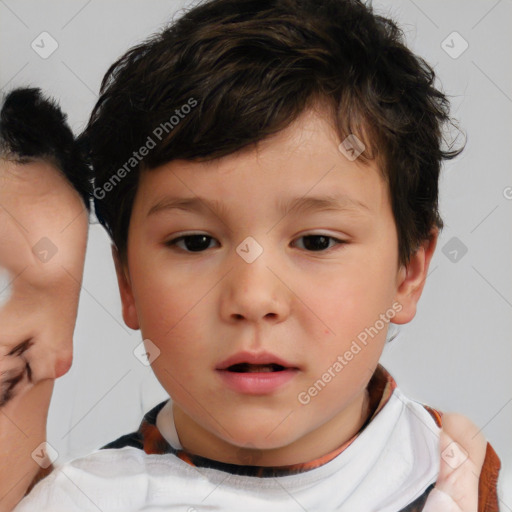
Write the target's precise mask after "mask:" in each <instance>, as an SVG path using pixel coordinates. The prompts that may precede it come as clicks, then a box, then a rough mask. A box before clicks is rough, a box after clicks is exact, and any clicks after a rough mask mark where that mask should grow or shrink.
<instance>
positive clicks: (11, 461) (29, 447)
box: [0, 380, 53, 512]
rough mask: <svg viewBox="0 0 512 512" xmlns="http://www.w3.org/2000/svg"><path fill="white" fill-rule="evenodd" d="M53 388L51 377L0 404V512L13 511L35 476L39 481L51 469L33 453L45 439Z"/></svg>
mask: <svg viewBox="0 0 512 512" xmlns="http://www.w3.org/2000/svg"><path fill="white" fill-rule="evenodd" d="M52 390H53V381H52V380H45V381H42V382H40V383H39V384H36V385H35V386H34V387H32V388H31V389H29V390H28V391H27V392H26V393H23V394H21V393H20V395H18V396H17V397H14V398H13V399H11V400H10V401H9V402H8V403H7V404H6V405H4V407H1V408H0V452H1V463H0V512H11V511H12V510H13V509H14V508H15V506H16V505H17V504H18V503H19V502H20V501H21V500H22V499H23V497H24V496H25V494H26V493H27V492H29V491H30V490H31V487H32V485H31V484H32V482H34V480H35V479H36V477H39V478H37V481H39V479H40V478H41V477H42V476H46V474H49V472H50V471H51V469H52V466H49V467H48V468H47V469H43V468H42V467H41V466H40V465H39V464H38V463H37V462H36V460H37V457H36V460H35V459H34V458H33V457H32V453H33V451H34V450H35V449H36V448H37V447H38V446H39V445H40V444H41V443H43V442H45V441H46V420H47V416H48V408H49V406H50V400H51V395H52ZM39 453H40V452H39ZM34 483H35V482H34Z"/></svg>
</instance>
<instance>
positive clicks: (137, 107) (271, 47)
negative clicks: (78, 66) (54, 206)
mask: <svg viewBox="0 0 512 512" xmlns="http://www.w3.org/2000/svg"><path fill="white" fill-rule="evenodd" d="M434 81H435V74H434V71H433V69H432V68H431V67H430V66H429V65H428V64H427V63H426V62H425V61H424V60H423V59H422V58H420V57H418V56H416V55H414V54H413V53H412V52H411V51H410V50H409V49H408V48H407V47H406V45H405V43H404V38H403V34H402V32H401V31H400V29H399V28H398V27H397V25H396V24H395V23H394V22H393V21H392V20H390V19H387V18H385V17H382V16H380V15H377V14H375V13H374V12H373V10H372V7H371V6H368V5H365V4H363V3H362V2H360V1H356V0H209V1H206V2H203V3H201V4H199V5H197V6H195V7H193V8H191V9H190V10H188V11H186V12H185V13H184V14H183V15H182V16H181V17H180V18H179V19H178V20H177V21H175V22H174V23H172V24H170V25H168V26H167V27H165V28H164V29H163V30H161V31H160V32H159V33H157V34H154V35H153V36H151V37H150V38H149V39H148V40H146V41H145V42H143V43H142V44H139V45H137V46H135V47H133V48H132V49H130V50H129V51H128V52H127V53H126V54H125V55H123V56H122V57H121V58H119V59H118V60H117V61H116V62H115V63H114V64H112V66H111V67H110V68H109V70H108V71H107V73H106V75H105V77H104V78H103V81H102V84H101V90H100V97H99V99H98V102H97V103H96V105H95V107H94V110H93V112H92V114H91V118H90V120H89V124H88V126H87V127H86V130H85V131H84V133H83V134H82V137H81V138H82V139H83V141H84V143H85V144H86V146H87V147H88V154H89V159H90V164H91V165H92V168H93V171H94V176H95V192H94V204H95V211H96V215H97V217H98V220H99V221H100V222H101V223H102V224H103V226H104V227H105V228H106V229H107V231H108V232H109V234H110V236H111V238H112V240H113V242H114V243H115V245H116V247H117V249H118V251H119V253H120V256H121V259H122V261H126V259H125V257H126V249H127V234H128V226H129V222H130V215H131V209H132V205H133V200H134V197H135V193H136V190H137V183H138V175H139V172H140V170H141V169H148V170H150V169H152V168H155V167H157V166H159V165H162V164H164V163H166V162H169V161H171V160H174V159H178V158H179V159H189V160H195V161H204V160H211V159H214V158H218V157H221V156H225V155H227V154H231V153H233V152H235V151H237V150H240V149H242V148H244V147H246V146H248V145H250V144H254V143H256V142H258V141H261V140H263V139H265V138H266V137H268V136H270V135H272V134H275V133H276V132H279V131H281V130H283V129H284V128H286V127H287V126H288V125H289V124H290V123H292V122H293V121H294V120H295V119H296V118H297V117H298V116H299V115H300V114H301V113H302V112H303V111H304V110H306V109H307V108H309V106H311V105H312V103H313V102H314V101H315V100H317V99H320V100H323V102H326V104H327V105H329V106H330V107H331V108H330V111H331V112H332V118H333V121H334V125H335V126H336V128H337V131H338V135H339V137H340V140H344V138H345V137H347V136H348V135H350V134H355V135H356V136H357V137H358V138H359V139H360V140H362V141H363V142H364V144H365V146H366V149H365V151H364V153H363V155H362V157H363V161H364V159H365V158H366V159H373V158H377V159H378V162H379V164H380V165H379V167H380V169H381V172H382V174H383V176H384V177H385V179H386V181H387V183H388V186H389V191H390V195H391V203H392V210H393V215H394V218H395V222H396V226H397V232H398V240H399V248H398V250H399V260H400V261H399V262H400V263H402V264H405V263H407V262H408V261H409V259H410V256H411V254H413V253H414V251H415V250H416V249H417V247H418V246H419V244H420V243H421V242H422V241H423V240H425V239H428V238H429V237H430V232H431V230H432V228H434V227H438V228H442V226H443V223H442V220H441V218H440V215H439V211H438V178H439V171H440V168H441V161H442V160H443V159H448V158H453V157H454V156H456V155H457V154H459V153H460V151H462V149H459V150H453V149H452V148H453V144H452V145H448V147H447V148H446V147H443V146H445V142H446V141H445V137H444V130H443V128H444V125H445V123H448V124H452V125H453V122H452V120H451V119H450V117H449V102H448V100H447V97H446V96H445V95H444V94H443V93H442V92H441V91H440V90H438V89H437V88H436V87H435V86H434ZM192 101H193V102H195V108H193V109H190V108H188V109H185V105H189V106H190V105H191V104H192ZM185 112H188V113H187V114H186V115H185ZM181 114H183V115H181ZM173 116H174V117H175V118H176V119H175V121H176V120H178V117H179V120H178V121H177V122H171V118H172V117H173ZM159 126H160V127H163V128H162V129H161V130H160V131H161V135H162V136H161V138H160V139H159V140H158V141H157V140H156V139H157V138H158V137H155V136H153V137H152V138H153V139H155V140H153V142H154V143H155V147H153V148H152V149H151V150H150V151H148V152H147V154H146V155H145V156H144V158H140V160H139V159H137V160H135V159H134V151H137V150H138V148H141V147H143V146H144V145H145V144H146V143H147V142H148V141H149V139H148V137H151V135H152V134H154V133H155V129H156V128H155V127H159ZM164 132H165V133H164ZM158 133H160V132H158ZM138 156H139V155H138ZM127 162H131V164H133V165H127ZM122 169H124V171H122ZM116 173H117V178H116V176H115V175H116ZM121 177H122V179H121Z"/></svg>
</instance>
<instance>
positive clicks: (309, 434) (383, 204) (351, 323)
mask: <svg viewBox="0 0 512 512" xmlns="http://www.w3.org/2000/svg"><path fill="white" fill-rule="evenodd" d="M226 129H229V127H226ZM339 142H340V141H339V140H337V138H336V136H335V133H334V131H333V129H332V128H331V126H330V125H329V124H328V123H327V122H326V120H325V115H324V117H322V116H320V115H319V114H315V113H313V111H308V112H306V114H304V115H303V116H301V118H300V119H299V121H298V122H296V123H295V124H293V125H292V126H290V127H289V128H288V129H287V130H285V131H282V132H280V133H279V134H278V135H277V136H275V137H274V138H272V139H270V140H267V141H265V142H263V143H260V144H259V146H258V149H257V151H256V150H253V149H250V150H247V151H244V152H241V153H239V154H237V155H229V156H227V157H224V158H222V159H219V160H216V161H213V162H210V163H197V162H194V163H193V162H188V161H172V162H170V163H168V164H166V165H163V166H161V167H160V168H158V169H155V170H151V171H149V172H146V173H143V174H142V175H141V177H140V182H139V188H138V191H137V194H136V198H135V201H134V205H133V211H132V216H131V221H130V228H129V237H128V269H129V278H128V280H126V279H125V278H124V277H123V276H122V275H121V273H120V272H119V269H120V267H119V264H118V263H117V265H116V266H117V269H118V277H119V280H120V281H119V282H120V288H121V294H122V301H123V315H124V319H125V321H126V323H127V324H128V325H129V326H130V327H131V328H133V329H137V328H140V329H141V331H142V336H143V338H144V339H149V340H151V343H152V344H154V345H156V347H158V350H159V351H160V354H159V356H158V357H157V358H156V359H155V360H154V361H153V363H152V367H153V370H154V372H155V374H156V376H157V378H158V379H159V381H160V382H161V384H162V385H163V386H164V388H165V389H166V390H167V391H168V393H169V394H170V396H171V397H172V398H173V400H174V403H175V409H174V412H175V419H176V425H177V429H178V434H179V436H180V439H181V442H182V444H183V445H184V447H185V448H188V449H189V450H190V451H193V452H196V453H199V454H201V455H203V456H209V457H211V458H215V459H217V460H223V461H226V462H235V463H236V462H237V461H238V460H242V461H243V460H244V457H243V454H244V448H243V447H248V446H249V447H254V448H259V449H265V451H264V452H258V457H259V459H258V463H259V464H261V465H282V464H292V463H295V462H301V461H304V460H308V459H311V458H314V457H316V456H319V455H321V454H323V453H326V452H327V451H329V450H332V449H335V448H336V447H337V446H339V445H340V444H341V443H342V442H343V441H344V440H345V439H348V438H349V437H351V436H352V435H353V434H354V433H355V432H357V430H358V429H359V428H360V427H361V424H362V422H364V420H365V419H366V410H367V409H366V406H367V402H366V393H365V388H366V386H367V384H368V381H369V379H370V377H371V376H372V374H373V371H374V369H375V367H376V365H377V363H378V361H379V357H380V355H381V351H382V349H383V346H384V343H385V339H386V332H387V326H388V322H389V320H390V319H392V321H393V322H394V323H405V322H408V321H409V320H411V319H412V317H413V316H414V314H415V305H416V302H417V300H418V298H419V295H420V293H421V289H422V286H423V282H424V278H425V275H426V271H427V268H428V263H429V260H430V257H431V255H432V252H433V250H434V247H435V238H434V242H433V243H431V244H430V245H428V244H426V246H425V247H426V250H424V249H425V248H422V249H421V250H419V251H418V253H417V254H416V255H415V256H414V257H413V258H412V260H411V264H410V265H409V266H408V267H407V268H399V265H398V239H397V230H396V226H395V222H394V218H393V214H392V211H391V204H390V198H389V193H388V190H387V186H386V184H385V182H384V181H383V179H382V178H381V176H380V174H379V172H378V169H377V168H376V166H375V164H373V163H372V165H370V166H368V167H366V166H363V165H362V164H360V163H359V162H358V160H357V159H356V160H355V161H349V160H348V159H347V158H346V157H345V156H344V154H342V153H341V152H340V151H339V149H338V145H339ZM327 195H329V196H331V197H332V196H339V197H342V196H343V198H342V199H341V200H340V201H341V202H340V206H339V208H331V209H327V208H324V209H321V208H313V207H311V208H309V209H306V208H303V209H294V210H290V211H288V210H286V211H282V210H281V208H280V205H282V204H288V203H289V201H290V200H292V199H295V198H301V199H304V200H305V199H310V198H313V197H315V198H319V197H325V196H327ZM170 197H173V198H185V197H191V198H195V199H197V198H201V201H200V202H199V205H200V208H198V209H191V208H190V209H187V208H182V209H170V208H165V207H163V206H162V204H164V202H165V201H166V198H170ZM207 201H216V202H218V204H220V205H222V207H221V208H220V209H219V210H218V209H217V208H216V207H215V206H212V205H207V204H206V202H207ZM157 204H159V205H160V206H161V208H158V209H156V210H155V209H154V207H155V205H157ZM310 206H311V205H310ZM152 210H153V213H150V212H151V211H152ZM190 233H195V234H204V235H205V236H208V237H211V238H206V239H204V240H201V238H197V239H195V240H194V239H190V240H189V244H188V245H186V244H185V241H184V240H183V239H182V240H179V241H178V245H171V246H169V245H166V242H168V241H170V240H171V239H176V238H178V237H180V236H183V235H185V234H190ZM306 235H308V236H310V238H309V239H308V238H302V237H304V236H306ZM313 235H315V236H314V237H313ZM321 236H324V237H333V238H334V239H339V240H343V241H345V243H344V244H337V243H336V242H335V241H334V240H332V239H330V238H325V239H322V238H321ZM248 237H249V240H247V238H248ZM193 249H195V251H193ZM315 249H316V250H315ZM187 250H188V251H187ZM244 251H245V252H244ZM258 251H262V252H261V254H259V252H258ZM258 254H259V256H258ZM365 329H369V330H368V331H365ZM370 332H371V335H370V334H369V333H370ZM364 333H366V339H365V335H364ZM358 336H359V338H358ZM362 340H365V341H364V342H363V341H362ZM354 343H356V344H354ZM152 347H153V345H151V344H149V343H148V344H146V348H147V349H148V351H149V352H150V358H151V357H152V356H151V352H152V350H153V349H152ZM242 352H244V353H245V355H244V354H243V355H242V356H241V358H240V360H239V362H243V361H247V362H251V360H250V359H249V356H248V355H247V354H251V355H254V356H255V357H256V356H257V355H258V354H260V353H263V352H265V353H268V354H272V355H273V356H269V359H265V360H264V361H263V362H267V363H269V362H272V361H274V360H275V362H279V361H281V364H283V365H284V364H286V365H287V366H289V367H290V368H289V369H287V370H285V371H281V372H271V373H270V372H264V371H262V370H263V368H258V367H257V366H253V367H251V370H252V371H251V372H233V371H228V370H226V369H225V367H226V365H227V364H229V361H228V362H227V363H226V360H228V359H229V358H232V357H233V356H236V355H237V354H240V353H242ZM256 361H257V359H254V360H253V362H256ZM231 362H236V361H231ZM336 362H338V363H339V364H336ZM233 369H234V370H236V369H237V368H236V367H235V368H233ZM238 369H239V370H242V369H243V368H240V367H238ZM245 369H247V367H246V368H245ZM258 370H259V371H258ZM319 381H321V382H320V383H319ZM315 383H316V384H315ZM315 386H316V387H315ZM253 452H254V450H253Z"/></svg>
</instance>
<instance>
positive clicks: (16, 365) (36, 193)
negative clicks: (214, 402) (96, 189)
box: [0, 160, 88, 511]
mask: <svg viewBox="0 0 512 512" xmlns="http://www.w3.org/2000/svg"><path fill="white" fill-rule="evenodd" d="M87 230H88V216H87V212H86V210H85V207H84V204H83V202H82V199H81V197H80V195H79V194H78V193H77V192H76V191H75V190H74V188H73V187H72V186H71V185H70V184H69V183H68V181H67V180H66V179H65V177H64V176H63V175H62V173H60V172H59V171H58V170H57V169H56V168H55V167H53V166H52V165H50V164H48V163H46V162H39V161H37V162H35V161H34V162H31V163H27V164H23V165H22V164H17V163H14V162H12V161H6V160H0V269H1V270H0V272H1V273H2V284H3V286H2V289H1V290H0V390H1V396H0V448H1V450H2V460H3V463H2V467H1V468H0V510H1V511H4V510H11V509H12V507H13V506H14V505H15V504H16V503H17V502H18V501H19V500H20V499H21V498H22V497H23V495H24V493H25V491H26V489H27V488H28V486H29V484H30V482H31V481H32V479H33V477H34V475H35V474H36V473H37V472H38V471H39V470H40V466H39V465H37V464H36V462H35V460H34V459H33V458H32V456H31V453H32V452H33V450H35V449H36V448H37V447H38V446H39V444H40V443H41V442H44V441H45V440H46V420H47V415H48V408H49V405H50V399H51V394H52V391H53V385H54V381H55V379H56V378H58V377H60V376H62V375H64V374H65V373H66V372H67V371H68V370H69V368H70V367H71V363H72V354H73V332H74V327H75V321H76V315H77V309H78V300H79V293H80V285H81V282H82V275H83V266H84V260H85V250H86V244H87ZM43 237H45V238H47V239H48V240H50V241H51V244H53V246H54V248H53V251H55V248H56V252H55V254H53V255H51V254H52V253H51V252H48V254H47V256H46V260H47V261H42V259H43V260H44V259H45V255H44V253H39V256H40V257H38V256H37V255H36V254H34V252H33V250H32V248H33V247H34V246H35V245H36V244H37V243H38V242H39V241H40V240H41V239H42V238H43ZM36 247H39V248H40V249H41V250H45V249H47V250H51V249H52V246H51V245H50V244H49V243H48V242H43V243H42V245H39V246H36ZM50 255H51V257H49V256H50ZM41 258H42V259H41ZM50 469H51V468H50Z"/></svg>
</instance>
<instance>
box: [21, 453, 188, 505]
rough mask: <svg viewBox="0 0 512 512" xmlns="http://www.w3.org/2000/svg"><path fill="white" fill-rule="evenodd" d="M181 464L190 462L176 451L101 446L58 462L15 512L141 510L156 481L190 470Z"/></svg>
mask: <svg viewBox="0 0 512 512" xmlns="http://www.w3.org/2000/svg"><path fill="white" fill-rule="evenodd" d="M181 464H182V465H186V464H185V463H183V462H182V461H181V460H179V459H177V458H176V457H174V456H172V455H169V456H161V455H148V454H147V453H145V452H144V451H143V450H140V449H137V448H133V447H131V446H125V447H122V448H116V449H100V450H96V451H94V452H92V453H91V454H89V455H86V456H84V457H80V458H77V459H74V460H72V461H69V462H67V463H65V464H62V465H59V466H55V468H54V469H53V471H52V472H51V473H50V474H49V475H48V476H46V477H45V478H44V479H42V480H41V481H39V482H38V483H37V484H36V485H35V486H34V487H33V489H32V490H31V492H30V493H28V494H27V495H26V496H25V497H24V499H23V500H22V501H21V502H20V503H19V504H18V506H17V507H16V509H15V511H14V512H30V511H33V510H38V511H41V512H45V511H48V512H50V511H51V512H64V511H66V512H75V511H76V512H78V511H85V510H91V509H92V508H94V509H95V510H96V507H99V508H100V509H101V510H105V511H107V510H108V511H110V512H127V511H128V510H139V509H142V508H143V507H144V506H145V505H146V504H147V503H146V501H145V500H146V498H147V489H148V487H150V486H151V485H152V484H153V483H158V482H159V481H160V480H162V479H163V477H164V476H165V475H167V476H171V475H173V474H174V475H175V476H176V475H179V474H180V471H181V473H186V471H185V472H184V471H183V468H181V467H178V466H180V465H181ZM93 504H94V505H93Z"/></svg>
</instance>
